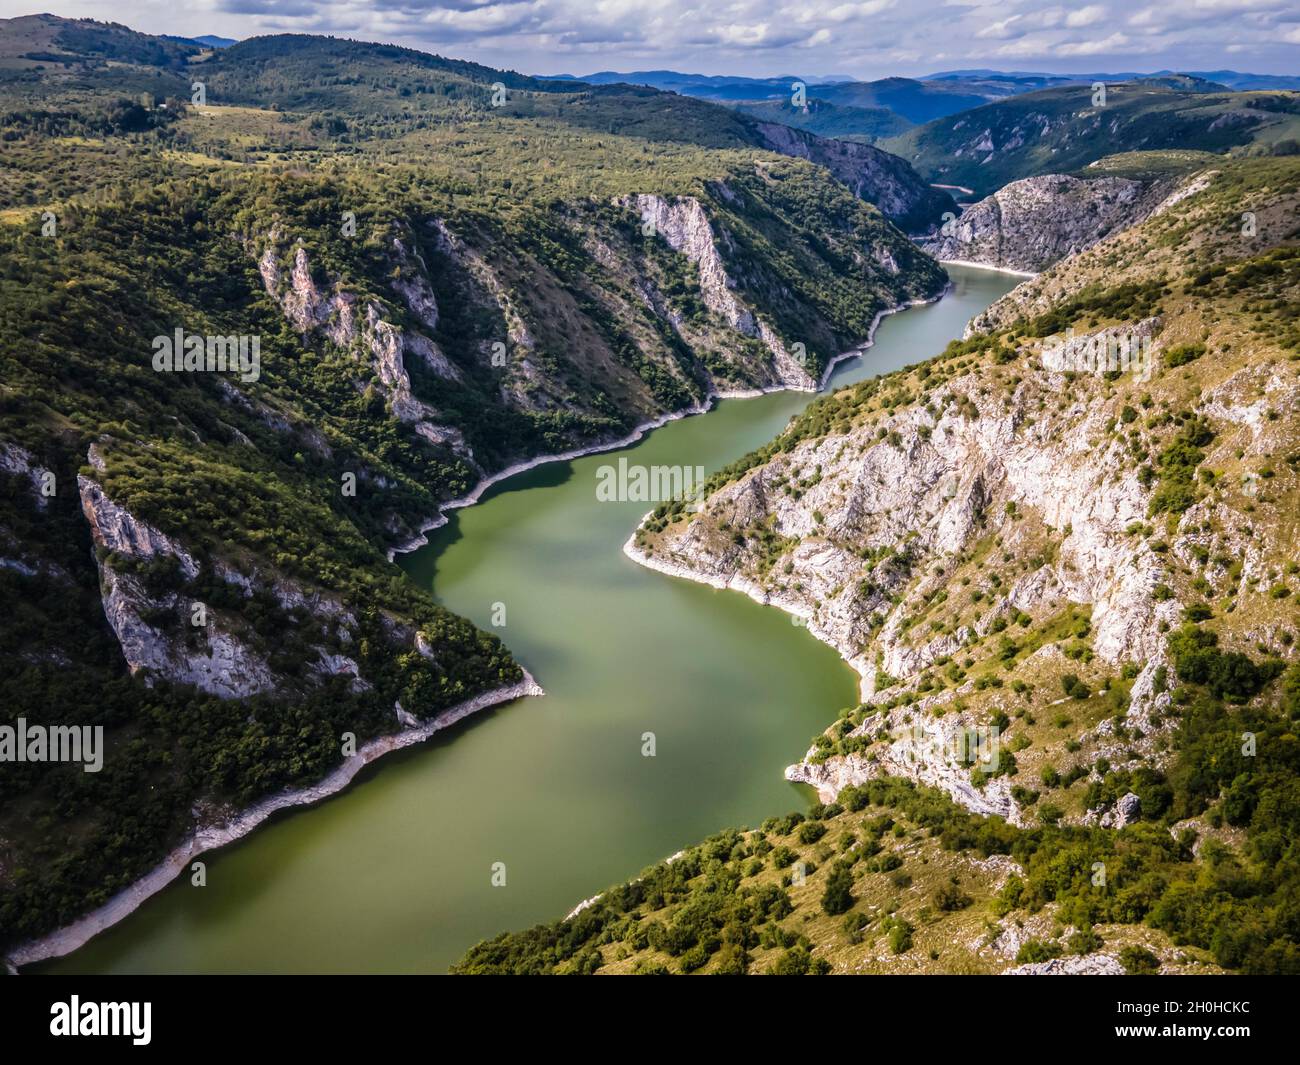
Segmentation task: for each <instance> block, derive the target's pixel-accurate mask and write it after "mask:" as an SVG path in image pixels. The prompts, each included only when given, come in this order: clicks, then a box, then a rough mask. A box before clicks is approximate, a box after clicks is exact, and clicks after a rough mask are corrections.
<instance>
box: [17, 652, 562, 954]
mask: <svg viewBox="0 0 1300 1065" xmlns="http://www.w3.org/2000/svg"><path fill="white" fill-rule="evenodd" d="M523 672H524V677H523V679H522V680H521V681H519V682H518V683H517V684H510V685H506V686H505V687H502V688H494V689H493V690H491V691H486V692H481V693H480V694H478V695H476V696H474V697H473V698H470V699H466V700H465V701H464V702H462V703H458V704H457V705H455V706H453V707H450V708H449V709H447V710H444V711H443V712H442V713H441V714H439V715H438V716H437V717H436V718H434V719H433V720H432V721H426V722H425V723H424V724H421V725H418V726H415V727H413V728H408V729H404V730H402V731H401V732H396V733H393V734H392V735H389V736H380V737H379V738H378V739H374V740H371V741H370V742H369V743H367V744H366V745H365V746H363V747H362V748H361V749H360V750H358V751H357V753H356V754H354V755H352V756H351V757H350V758H347V759H345V760H344V762H343V763H342V765H340V766H338V767H337V768H335V769H333V770H332V771H331V772H330V773H329V774H327V775H326V776H325V777H324V778H323V779H322V780H320V781H318V782H317V783H315V784H313V785H311V786H310V787H307V788H299V789H296V790H291V791H282V792H280V793H278V794H276V795H271V796H268V797H267V798H265V799H262V800H261V801H260V802H257V803H255V804H253V805H252V806H250V807H248V809H246V810H242V811H240V813H239V814H237V815H236V816H235V817H234V818H233V819H231V820H230V821H228V822H226V823H224V824H219V825H209V826H206V827H203V828H199V829H196V830H195V831H194V832H192V833H191V834H190V835H189V836H187V837H186V838H185V840H184V841H183V842H182V843H181V844H180V845H179V846H177V847H176V848H174V849H173V850H172V852H171V853H170V854H168V855H167V857H166V858H165V859H163V861H162V862H161V863H159V864H158V865H157V866H155V867H154V869H153V870H152V871H151V872H149V873H147V874H146V875H145V876H143V877H141V878H140V879H139V880H137V881H136V882H135V883H134V884H132V885H131V886H130V887H128V888H125V889H124V890H122V891H120V892H118V894H116V895H114V896H113V898H111V899H109V901H108V902H106V903H104V905H103V906H100V907H99V908H98V909H96V910H92V911H91V912H90V913H88V914H85V915H84V916H82V917H79V918H78V919H77V920H76V921H74V922H72V924H70V925H67V926H65V927H63V928H60V929H59V930H58V931H55V932H51V933H50V934H49V935H46V936H42V937H40V938H39V939H33V940H30V941H29V942H27V943H23V944H21V945H20V946H18V947H17V948H16V949H14V950H13V951H11V952H10V953H9V955H8V957H7V958H6V959H5V961H6V964H7V966H8V967H9V968H10V970H11V971H14V970H16V969H17V968H18V967H19V966H23V965H32V964H34V963H36V962H40V961H46V960H48V959H50V958H60V957H63V956H64V955H65V954H70V953H72V952H73V951H74V950H76V949H78V948H79V947H81V946H83V945H85V944H86V943H87V942H88V941H89V940H90V939H92V938H93V937H94V936H96V935H98V934H99V933H100V932H103V931H104V930H105V929H107V928H111V927H112V926H113V925H115V924H117V923H118V922H119V921H121V920H122V919H123V918H125V917H128V916H130V915H131V914H132V913H134V912H135V911H136V909H138V908H139V907H140V905H141V904H143V903H144V902H145V901H146V900H147V899H149V898H150V897H151V896H153V895H155V894H157V893H158V892H159V891H161V890H162V889H163V888H164V887H166V886H167V885H168V884H170V883H171V882H172V881H173V880H175V879H176V878H177V877H178V876H180V875H181V874H182V873H184V872H185V871H186V870H187V869H188V868H189V865H190V863H191V862H192V861H193V860H194V859H195V858H197V857H198V856H199V855H200V854H204V853H206V852H208V851H213V850H218V849H219V848H221V847H225V846H227V845H228V844H231V843H234V842H236V841H237V840H240V839H243V838H244V837H245V836H247V835H248V834H249V833H251V832H252V831H253V830H254V829H256V828H257V827H258V826H260V825H261V824H263V823H264V822H265V821H266V820H267V819H268V818H270V817H271V816H272V815H273V814H276V813H279V812H280V811H282V810H289V809H293V808H294V807H299V806H311V805H314V804H315V803H318V802H320V801H322V800H323V799H327V798H329V797H331V796H333V795H337V794H338V793H339V792H341V791H343V790H344V789H345V788H346V787H347V786H348V785H349V784H350V783H352V781H353V779H354V778H355V777H356V775H357V774H358V773H360V772H361V770H363V769H364V768H365V767H366V766H368V765H370V764H371V763H372V762H375V761H377V760H378V759H380V758H382V757H383V756H384V755H386V754H391V753H392V752H393V751H400V750H403V749H404V748H407V747H413V746H414V745H415V744H417V743H423V742H424V741H425V740H427V739H429V737H430V736H432V735H433V734H434V733H436V732H441V731H442V730H443V729H446V728H450V727H451V726H452V725H454V724H456V723H457V722H459V721H463V720H464V719H465V718H467V717H469V716H470V715H471V714H475V713H477V712H478V711H480V710H486V709H488V708H489V707H493V706H500V705H501V704H503V703H508V702H512V701H513V700H515V699H521V698H523V697H525V696H530V695H543V694H545V693H544V692H543V690H542V688H541V686H540V685H539V684H538V683H537V682H536V681H535V680H534V679H533V677H532V675H531V674H530V673H529V672H528V671H527V670H526V669H525V670H524V671H523Z"/></svg>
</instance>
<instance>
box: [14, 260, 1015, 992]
mask: <svg viewBox="0 0 1300 1065" xmlns="http://www.w3.org/2000/svg"><path fill="white" fill-rule="evenodd" d="M949 273H950V274H951V276H952V279H953V282H954V288H953V291H951V292H950V293H949V294H948V295H947V296H945V297H944V298H943V299H942V300H940V301H939V302H938V303H935V304H930V305H927V306H923V307H916V308H913V309H910V310H907V311H904V312H902V313H900V314H896V315H891V316H889V317H887V318H885V319H884V320H883V321H882V323H881V325H880V328H879V329H878V330H877V333H876V343H875V346H874V347H872V348H871V349H870V350H869V351H868V352H867V353H866V355H865V357H864V358H861V359H853V360H849V361H846V362H844V363H841V364H840V365H839V367H838V368H837V370H836V372H835V374H834V376H833V378H832V381H831V387H835V386H839V385H844V384H849V383H851V382H854V381H859V380H862V379H863V378H866V377H871V376H874V375H876V374H878V373H882V372H886V371H889V370H894V369H897V368H899V367H901V366H904V365H906V364H909V363H913V362H917V361H920V360H921V359H924V358H927V357H929V356H931V355H934V354H937V353H938V352H939V351H941V350H942V349H943V347H944V345H945V344H946V343H947V342H948V341H949V340H951V339H952V338H954V337H959V336H960V335H961V332H962V328H963V326H964V325H965V323H966V322H967V320H968V319H969V318H970V317H971V316H972V315H974V314H976V313H977V312H979V311H981V310H982V309H983V308H985V307H986V306H988V304H990V303H991V302H992V301H993V300H995V299H996V298H997V297H998V296H1000V295H1002V294H1003V293H1005V292H1007V291H1009V290H1010V289H1011V288H1012V287H1014V285H1015V284H1016V283H1017V281H1018V280H1019V279H1017V278H1015V277H1012V276H1010V275H1006V274H999V273H994V272H992V271H984V270H975V269H969V268H963V267H956V266H954V267H950V268H949ZM813 398H814V397H813V396H810V395H808V394H806V393H790V392H782V393H773V394H770V395H767V396H762V397H760V398H756V399H745V400H726V401H723V402H721V403H719V404H718V406H717V407H716V408H715V409H714V410H713V411H711V412H710V413H708V414H706V415H703V416H699V417H692V418H685V419H682V420H680V421H676V422H671V423H669V424H668V425H667V426H665V427H663V428H661V429H657V430H655V431H654V432H652V433H650V434H649V435H647V436H646V437H645V438H644V439H642V440H641V441H640V442H639V443H637V444H634V445H632V446H630V447H627V448H624V449H622V450H620V451H618V452H607V453H604V454H600V455H591V456H588V457H586V458H582V459H578V460H576V461H572V462H556V463H550V464H547V465H544V466H540V467H537V468H535V469H533V470H530V471H528V472H526V473H522V474H520V475H518V476H516V477H513V478H511V479H509V480H508V481H505V482H502V483H501V484H499V485H496V486H494V487H493V488H492V489H491V490H489V492H487V493H486V494H485V496H484V498H483V500H482V501H480V502H479V503H478V504H477V505H475V506H472V507H468V508H465V509H462V510H456V511H452V512H451V514H450V519H451V520H450V521H449V523H448V524H447V525H445V526H444V527H443V528H441V529H439V530H437V531H436V532H434V533H432V534H430V543H429V544H428V546H427V547H424V548H422V549H420V550H419V551H416V552H414V553H412V554H410V555H407V556H404V557H402V559H401V561H402V563H403V565H404V567H405V569H406V570H407V572H408V573H409V574H410V576H411V578H412V579H413V580H415V581H417V582H419V583H420V584H421V585H423V586H425V587H430V588H432V590H433V592H434V594H435V595H436V596H437V598H438V599H439V601H440V602H442V603H444V604H445V605H446V606H447V607H449V608H450V609H452V610H454V611H456V612H457V613H460V614H463V615H465V616H467V617H469V618H472V619H473V620H474V621H475V622H477V623H478V624H479V625H481V626H483V627H485V628H492V627H493V624H492V623H493V621H494V620H500V615H499V613H496V615H495V617H494V610H496V609H497V608H495V607H494V604H502V605H503V606H504V609H505V625H504V626H500V627H497V628H495V629H494V631H496V632H498V633H499V634H500V635H501V637H502V638H503V639H504V640H505V642H506V643H507V645H508V646H509V647H510V649H511V650H512V651H513V652H514V654H515V655H516V657H517V658H518V659H519V661H520V662H522V663H523V664H524V665H525V666H527V667H528V669H529V670H530V671H531V672H532V673H533V675H534V676H535V677H536V678H537V680H538V682H539V683H540V684H541V685H542V686H543V687H544V688H545V689H546V693H547V694H546V695H545V696H544V697H541V698H530V699H524V700H519V701H517V702H514V703H512V704H509V705H507V706H502V707H499V708H497V709H494V710H489V711H486V712H484V713H481V714H478V715H476V716H474V717H471V718H470V719H468V720H467V721H465V722H463V723H461V724H460V725H458V726H456V727H455V728H452V729H449V730H447V731H446V732H443V733H440V734H438V736H436V737H435V738H434V739H433V740H431V741H430V742H429V743H427V744H425V745H423V746H420V747H417V748H412V749H408V750H406V751H403V752H400V753H397V754H394V755H390V756H388V757H386V758H384V759H381V760H380V761H379V762H378V763H377V765H376V766H372V767H370V768H368V769H367V770H366V771H365V772H364V773H363V775H362V776H361V777H360V778H359V779H358V780H357V781H356V782H355V783H354V784H353V786H352V787H350V788H349V789H348V790H347V791H345V792H344V793H342V794H340V795H338V796H336V797H334V798H333V799H331V800H329V801H327V802H325V803H322V804H321V805H319V806H315V807H310V808H304V809H302V810H299V811H297V812H294V813H291V814H287V815H283V816H281V817H280V818H278V819H277V820H274V821H273V822H272V823H270V824H268V825H266V826H263V827H262V828H261V829H259V830H258V831H256V832H255V833H253V835H251V836H250V837H248V838H247V839H245V840H242V841H240V842H239V843H237V844H234V845H232V846H230V847H227V848H225V849H224V850H221V851H218V852H215V853H212V854H209V855H207V856H206V857H205V861H206V862H207V881H208V882H207V886H206V887H202V888H197V887H192V886H190V883H189V879H188V878H187V877H186V878H182V879H180V880H177V881H176V882H174V883H173V884H172V885H170V886H169V887H168V888H166V889H165V890H163V891H162V892H160V893H159V894H158V895H156V896H154V897H153V898H152V899H150V900H149V901H148V902H146V903H145V904H144V905H143V906H142V907H141V908H140V909H139V910H138V911H137V912H136V913H135V914H133V915H132V916H131V917H129V918H128V919H126V920H125V921H123V922H122V923H121V924H119V925H117V926H116V927H114V928H111V929H109V930H108V931H106V932H104V933H103V934H101V935H100V936H98V937H97V938H95V939H94V940H92V941H91V942H90V943H89V944H87V945H86V946H85V947H83V948H82V949H81V950H79V951H77V952H76V953H74V954H72V955H71V956H69V957H67V958H63V959H60V960H58V961H54V962H50V963H47V964H44V965H41V966H38V967H37V969H38V970H39V971H48V972H168V973H170V972H177V973H181V972H186V973H189V972H194V973H197V972H444V971H446V969H447V967H448V966H449V965H450V964H451V963H452V962H454V961H455V960H456V959H457V958H459V957H460V956H461V955H462V954H463V953H464V951H465V950H466V949H467V948H468V947H470V946H472V945H473V944H474V943H476V942H477V941H478V940H480V939H484V938H487V937H490V936H492V935H495V934H496V933H497V932H501V931H504V930H507V929H520V928H524V927H527V926H529V925H531V924H534V923H536V922H538V921H544V920H551V919H553V918H557V917H560V916H563V915H564V914H565V913H567V912H568V911H569V910H570V909H571V908H572V907H573V906H574V905H576V904H577V903H578V902H579V901H581V900H582V899H584V898H586V897H588V896H590V895H593V894H595V893H596V892H598V891H599V890H601V889H602V888H604V887H606V886H608V885H610V884H612V883H616V882H619V881H622V880H626V879H628V878H629V877H631V876H634V875H635V874H636V873H637V872H638V871H639V870H641V869H642V868H644V867H645V866H647V865H650V864H653V863H654V862H655V861H658V860H659V859H661V858H664V857H666V856H667V855H670V854H672V853H674V852H675V851H677V850H679V849H681V848H682V847H683V846H686V845H689V844H691V843H694V842H696V841H698V840H700V839H702V838H703V837H705V836H707V835H710V834H711V833H713V832H715V831H718V830H719V829H722V828H727V827H733V826H741V825H755V824H757V823H759V822H760V821H762V820H763V819H765V818H767V817H769V816H772V815H776V814H781V813H785V812H787V811H789V810H791V809H796V808H803V807H805V806H806V805H807V804H808V803H809V802H810V801H812V795H811V792H810V791H808V790H807V789H802V788H797V787H796V786H794V785H791V784H788V783H787V782H786V781H785V780H784V778H783V776H782V771H783V769H784V768H785V766H787V765H788V764H790V763H791V762H794V761H797V760H798V759H799V757H800V756H801V755H802V754H803V752H804V751H805V750H806V749H807V746H808V743H809V741H810V740H811V738H812V737H813V736H814V735H816V734H817V733H819V732H821V730H822V729H823V728H824V727H825V726H826V725H828V724H829V723H830V722H831V721H832V720H833V719H834V717H835V714H836V712H837V711H838V710H839V708H840V707H842V706H845V705H849V704H851V703H854V702H856V699H857V694H856V692H857V678H856V676H855V675H854V674H853V673H852V672H851V671H850V670H849V669H848V667H847V666H845V665H844V664H843V663H842V662H841V661H840V659H839V657H838V656H837V655H836V653H835V652H834V651H832V650H831V649H830V648H829V647H827V646H825V645H824V644H821V643H819V642H817V641H816V640H815V639H813V637H811V636H810V635H808V633H807V632H805V631H804V630H803V629H802V628H799V627H797V626H795V625H793V624H792V623H791V619H790V618H789V617H788V616H787V615H785V614H783V613H781V612H780V611H777V610H774V609H768V608H765V607H762V606H760V605H758V604H757V603H754V602H752V601H750V600H749V599H748V598H746V597H744V596H742V595H739V594H736V593H733V592H721V591H715V590H713V589H711V588H708V587H706V586H703V585H698V584H694V583H691V582H689V581H683V580H678V579H675V578H670V577H666V576H663V575H661V574H658V573H654V572H652V571H650V570H646V569H643V568H642V567H640V566H638V565H636V564H635V563H633V562H631V561H630V560H629V559H628V558H626V557H625V556H624V555H623V554H622V545H623V543H624V541H626V540H627V538H628V536H629V535H630V534H631V532H632V530H633V529H634V528H635V526H636V524H637V522H638V520H639V519H640V518H641V516H642V514H643V513H644V512H645V511H646V510H648V509H649V506H650V505H649V504H647V503H609V502H597V500H596V494H595V484H596V476H597V475H596V471H597V469H598V468H599V467H600V466H602V465H604V464H606V463H617V459H618V457H619V456H626V457H627V459H628V461H629V463H640V464H645V465H660V464H662V465H681V466H687V467H695V466H703V467H704V468H705V470H706V471H708V472H711V471H713V470H716V469H718V468H719V467H721V466H724V465H726V464H728V463H730V462H732V461H734V460H735V459H737V458H739V457H740V456H742V455H744V454H745V453H746V452H748V451H751V450H753V449H754V448H756V447H758V446H760V445H762V444H764V443H766V442H767V441H769V440H770V439H772V437H774V436H775V435H776V434H777V433H778V432H779V431H780V430H781V428H782V427H783V426H784V425H785V424H786V422H787V421H788V420H789V419H790V417H791V416H792V415H794V414H796V413H798V412H799V411H800V410H802V409H803V408H804V407H805V406H806V405H807V404H808V403H809V402H810V401H811V400H812V399H813ZM646 732H653V733H654V734H655V739H656V745H657V753H656V755H655V756H654V757H644V756H643V755H642V736H643V734H644V733H646ZM494 863H503V864H504V869H505V884H504V886H493V883H492V878H493V866H494Z"/></svg>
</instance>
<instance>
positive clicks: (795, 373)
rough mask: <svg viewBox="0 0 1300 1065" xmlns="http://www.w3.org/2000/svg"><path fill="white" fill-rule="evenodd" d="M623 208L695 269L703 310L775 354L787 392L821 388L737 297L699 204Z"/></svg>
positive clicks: (640, 202) (640, 199)
mask: <svg viewBox="0 0 1300 1065" xmlns="http://www.w3.org/2000/svg"><path fill="white" fill-rule="evenodd" d="M625 202H626V203H627V204H628V205H629V206H631V207H633V208H634V209H635V210H636V211H637V213H638V214H639V215H640V217H641V220H642V224H643V225H648V226H651V227H653V229H654V231H655V232H656V233H658V234H659V235H661V236H662V237H663V239H664V240H665V241H667V242H668V246H669V247H671V248H672V249H673V250H674V251H677V252H680V253H681V254H682V255H684V256H686V258H687V259H688V260H690V262H692V263H694V264H695V268H696V270H697V271H698V277H699V285H700V293H701V295H702V297H703V299H704V305H705V306H706V307H708V308H709V310H711V311H713V312H714V313H715V314H717V315H719V316H720V317H721V318H722V319H723V321H725V322H726V323H727V324H728V325H729V326H730V327H731V328H732V329H734V330H735V331H736V332H737V333H739V334H741V335H742V336H746V337H752V338H754V339H756V340H759V341H761V342H762V344H763V346H764V347H765V348H766V349H767V350H768V351H769V352H771V357H772V366H771V370H772V374H773V376H774V378H775V380H776V381H777V382H779V383H780V384H781V385H783V386H785V387H787V388H798V389H804V390H807V389H813V388H816V386H817V382H816V381H815V380H814V379H813V377H812V375H811V374H809V373H808V371H807V369H806V368H805V367H804V366H802V365H800V364H799V363H798V362H796V361H795V359H794V358H793V357H792V356H791V355H790V352H789V351H787V350H786V346H785V344H784V342H783V341H782V340H781V337H780V336H779V335H778V334H777V332H776V330H775V329H773V328H772V326H771V325H770V324H769V323H768V322H767V321H766V320H764V318H763V317H762V316H761V315H759V314H758V313H756V312H755V311H754V310H753V309H752V308H751V307H748V306H746V305H745V304H744V303H743V302H742V300H741V299H740V298H739V297H738V296H737V294H736V292H735V288H736V283H735V281H733V280H732V278H731V277H730V276H728V274H727V268H726V265H725V263H724V261H723V256H722V253H721V251H720V249H719V247H718V236H717V234H716V233H715V232H714V230H713V227H712V225H710V223H709V219H708V216H707V215H706V214H705V212H704V208H703V207H702V206H701V205H700V201H699V200H697V199H695V198H694V197H692V196H683V197H680V198H678V199H675V200H672V201H669V200H667V199H665V198H664V197H662V196H651V195H645V194H643V195H640V196H635V197H631V198H629V199H628V200H627V201H625Z"/></svg>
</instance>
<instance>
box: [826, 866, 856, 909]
mask: <svg viewBox="0 0 1300 1065" xmlns="http://www.w3.org/2000/svg"><path fill="white" fill-rule="evenodd" d="M855 901H856V900H855V899H854V897H853V870H852V868H851V867H850V866H848V865H846V864H844V863H843V862H837V863H836V864H835V866H834V867H833V868H832V869H831V871H830V874H829V875H828V876H827V877H826V889H825V890H824V891H823V892H822V910H823V911H825V912H826V913H827V914H828V915H829V916H831V917H835V916H838V915H839V914H841V913H847V912H848V911H849V910H850V909H852V907H853V903H854V902H855Z"/></svg>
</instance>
